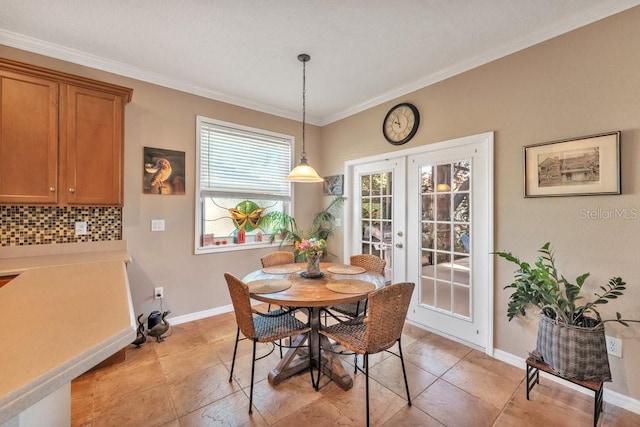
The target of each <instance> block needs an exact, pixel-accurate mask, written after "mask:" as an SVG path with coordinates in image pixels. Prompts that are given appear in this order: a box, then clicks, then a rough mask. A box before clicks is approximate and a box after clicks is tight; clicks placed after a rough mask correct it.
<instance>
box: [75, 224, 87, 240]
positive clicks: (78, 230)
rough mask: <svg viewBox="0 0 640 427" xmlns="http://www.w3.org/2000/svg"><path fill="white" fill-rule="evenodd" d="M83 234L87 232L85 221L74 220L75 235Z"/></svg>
mask: <svg viewBox="0 0 640 427" xmlns="http://www.w3.org/2000/svg"><path fill="white" fill-rule="evenodd" d="M85 234H87V222H86V221H76V235H78V236H84V235H85Z"/></svg>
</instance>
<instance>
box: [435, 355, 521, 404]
mask: <svg viewBox="0 0 640 427" xmlns="http://www.w3.org/2000/svg"><path fill="white" fill-rule="evenodd" d="M442 379H444V380H446V381H447V382H449V383H450V384H453V385H455V386H456V387H458V388H460V389H462V390H464V391H466V392H467V393H469V394H471V395H473V396H475V397H477V398H479V399H482V400H483V401H485V402H487V403H489V404H491V405H493V406H495V407H496V408H497V409H500V408H502V407H504V405H506V403H507V402H508V401H509V399H511V396H513V393H514V392H515V391H516V389H517V388H518V385H519V384H520V383H521V382H522V381H523V379H522V378H517V379H511V378H509V377H508V376H502V375H499V374H497V373H494V372H493V371H489V370H487V369H485V368H484V367H482V366H480V365H477V364H474V363H471V362H468V361H467V360H466V359H465V360H461V361H460V362H458V363H456V365H455V366H453V367H452V368H451V369H450V370H449V371H447V372H446V373H445V374H444V375H443V376H442Z"/></svg>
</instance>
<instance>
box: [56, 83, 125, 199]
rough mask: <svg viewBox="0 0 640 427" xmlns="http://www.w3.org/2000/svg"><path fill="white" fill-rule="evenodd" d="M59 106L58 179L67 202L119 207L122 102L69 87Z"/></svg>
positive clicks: (120, 194)
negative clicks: (61, 154) (59, 160)
mask: <svg viewBox="0 0 640 427" xmlns="http://www.w3.org/2000/svg"><path fill="white" fill-rule="evenodd" d="M62 105H63V106H64V114H63V120H62V123H64V129H65V132H64V134H63V135H61V149H63V150H64V151H63V156H62V158H61V168H62V173H61V176H62V179H63V182H64V184H65V200H66V202H67V203H68V204H71V205H122V201H123V200H122V199H123V197H122V194H123V165H122V163H123V162H122V158H123V148H124V147H123V128H122V126H123V120H124V119H123V114H124V109H123V100H122V98H121V97H120V96H117V95H112V94H109V93H105V92H101V91H96V90H91V89H86V88H82V87H76V86H71V85H68V86H66V90H65V91H64V94H63V104H62Z"/></svg>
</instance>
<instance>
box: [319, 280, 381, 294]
mask: <svg viewBox="0 0 640 427" xmlns="http://www.w3.org/2000/svg"><path fill="white" fill-rule="evenodd" d="M327 288H328V289H330V290H332V291H334V292H339V293H341V294H364V293H366V292H369V291H372V290H374V289H375V288H376V285H374V284H373V283H371V282H366V281H364V280H356V279H343V280H334V281H331V282H329V283H327Z"/></svg>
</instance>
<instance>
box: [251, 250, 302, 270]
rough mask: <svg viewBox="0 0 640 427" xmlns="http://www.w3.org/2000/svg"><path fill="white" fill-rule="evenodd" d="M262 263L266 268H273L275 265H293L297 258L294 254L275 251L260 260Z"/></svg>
mask: <svg viewBox="0 0 640 427" xmlns="http://www.w3.org/2000/svg"><path fill="white" fill-rule="evenodd" d="M260 262H261V263H262V267H263V268H264V267H272V266H274V265H282V264H293V263H294V262H295V258H294V256H293V252H287V251H275V252H271V253H268V254H266V255H265V256H263V257H262V258H260Z"/></svg>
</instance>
